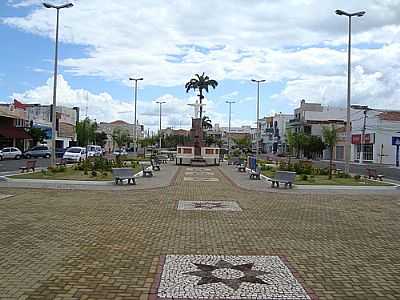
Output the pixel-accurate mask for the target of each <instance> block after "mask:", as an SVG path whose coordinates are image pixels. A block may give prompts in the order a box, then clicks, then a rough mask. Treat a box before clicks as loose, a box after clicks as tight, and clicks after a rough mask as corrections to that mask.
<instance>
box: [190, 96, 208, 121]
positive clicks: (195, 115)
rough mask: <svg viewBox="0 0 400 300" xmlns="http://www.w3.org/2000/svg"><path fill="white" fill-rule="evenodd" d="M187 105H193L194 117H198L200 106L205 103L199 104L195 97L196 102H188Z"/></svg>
mask: <svg viewBox="0 0 400 300" xmlns="http://www.w3.org/2000/svg"><path fill="white" fill-rule="evenodd" d="M188 105H189V106H193V107H194V118H195V119H198V118H199V115H200V107H201V106H205V104H200V102H199V100H198V99H196V103H190V104H188Z"/></svg>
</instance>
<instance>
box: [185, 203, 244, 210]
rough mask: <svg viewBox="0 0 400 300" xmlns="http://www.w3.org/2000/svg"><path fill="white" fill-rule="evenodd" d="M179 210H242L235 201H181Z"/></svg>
mask: <svg viewBox="0 0 400 300" xmlns="http://www.w3.org/2000/svg"><path fill="white" fill-rule="evenodd" d="M178 210H206V211H221V210H223V211H242V209H241V208H240V206H239V204H237V202H234V201H179V202H178Z"/></svg>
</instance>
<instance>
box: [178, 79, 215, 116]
mask: <svg viewBox="0 0 400 300" xmlns="http://www.w3.org/2000/svg"><path fill="white" fill-rule="evenodd" d="M217 86H218V82H217V81H216V80H214V79H210V77H208V76H206V75H205V74H204V72H203V74H201V75H199V74H195V77H194V78H192V79H190V80H189V81H188V82H187V83H186V84H185V88H186V93H189V91H190V90H195V91H196V90H198V91H199V95H198V96H199V99H200V105H201V104H202V103H203V99H204V95H203V91H206V92H207V93H208V90H209V87H212V88H213V89H215V88H216V87H217ZM202 118H203V107H202V106H200V119H202Z"/></svg>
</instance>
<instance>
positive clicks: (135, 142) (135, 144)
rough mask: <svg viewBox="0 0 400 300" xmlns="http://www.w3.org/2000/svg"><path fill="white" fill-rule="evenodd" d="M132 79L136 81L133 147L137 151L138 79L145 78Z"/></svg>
mask: <svg viewBox="0 0 400 300" xmlns="http://www.w3.org/2000/svg"><path fill="white" fill-rule="evenodd" d="M129 80H131V81H135V120H134V126H133V149H134V151H135V153H136V152H137V128H136V126H137V124H136V123H137V88H138V81H140V80H143V78H132V77H131V78H129Z"/></svg>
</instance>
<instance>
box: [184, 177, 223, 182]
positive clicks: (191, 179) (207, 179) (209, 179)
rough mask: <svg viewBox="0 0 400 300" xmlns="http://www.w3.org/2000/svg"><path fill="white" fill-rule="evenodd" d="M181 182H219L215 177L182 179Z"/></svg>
mask: <svg viewBox="0 0 400 300" xmlns="http://www.w3.org/2000/svg"><path fill="white" fill-rule="evenodd" d="M183 181H200V182H201V181H204V182H217V181H219V179H218V178H216V177H209V178H206V177H184V178H183Z"/></svg>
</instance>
